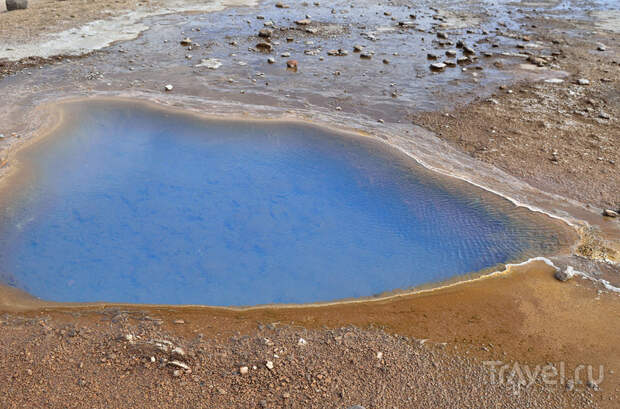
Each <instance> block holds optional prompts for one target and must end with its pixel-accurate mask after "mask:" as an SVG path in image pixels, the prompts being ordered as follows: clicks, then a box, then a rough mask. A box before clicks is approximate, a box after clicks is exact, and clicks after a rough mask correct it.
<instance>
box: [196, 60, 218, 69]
mask: <svg viewBox="0 0 620 409" xmlns="http://www.w3.org/2000/svg"><path fill="white" fill-rule="evenodd" d="M221 66H222V62H221V61H220V60H218V59H217V58H203V59H202V60H200V64H197V65H196V67H205V68H208V69H210V70H217V69H218V68H220V67H221Z"/></svg>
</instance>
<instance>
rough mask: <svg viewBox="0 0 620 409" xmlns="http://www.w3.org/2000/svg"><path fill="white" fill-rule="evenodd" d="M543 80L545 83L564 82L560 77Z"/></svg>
mask: <svg viewBox="0 0 620 409" xmlns="http://www.w3.org/2000/svg"><path fill="white" fill-rule="evenodd" d="M545 82H546V83H547V84H561V83H563V82H564V80H563V79H561V78H549V79H548V80H545Z"/></svg>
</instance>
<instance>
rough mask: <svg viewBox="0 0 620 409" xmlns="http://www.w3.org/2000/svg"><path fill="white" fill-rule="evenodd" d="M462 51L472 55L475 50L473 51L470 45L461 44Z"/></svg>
mask: <svg viewBox="0 0 620 409" xmlns="http://www.w3.org/2000/svg"><path fill="white" fill-rule="evenodd" d="M463 53H464V54H466V55H474V54H476V51H474V49H473V48H471V47H468V46H463Z"/></svg>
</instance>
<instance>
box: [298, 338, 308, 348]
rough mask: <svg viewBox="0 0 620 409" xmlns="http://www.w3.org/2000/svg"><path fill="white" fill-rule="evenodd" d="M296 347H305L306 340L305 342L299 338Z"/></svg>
mask: <svg viewBox="0 0 620 409" xmlns="http://www.w3.org/2000/svg"><path fill="white" fill-rule="evenodd" d="M297 345H299V346H305V345H308V341H306V340H305V339H303V338H299V341H297Z"/></svg>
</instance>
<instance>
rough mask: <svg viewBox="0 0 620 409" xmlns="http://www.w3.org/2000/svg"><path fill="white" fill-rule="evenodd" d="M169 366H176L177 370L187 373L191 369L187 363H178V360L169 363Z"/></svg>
mask: <svg viewBox="0 0 620 409" xmlns="http://www.w3.org/2000/svg"><path fill="white" fill-rule="evenodd" d="M168 365H170V366H176V367H177V368H181V369H185V370H186V371H188V370H189V369H190V368H189V366H188V365H187V364H186V363H183V362H181V361H176V360H175V361H170V362H168Z"/></svg>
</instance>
